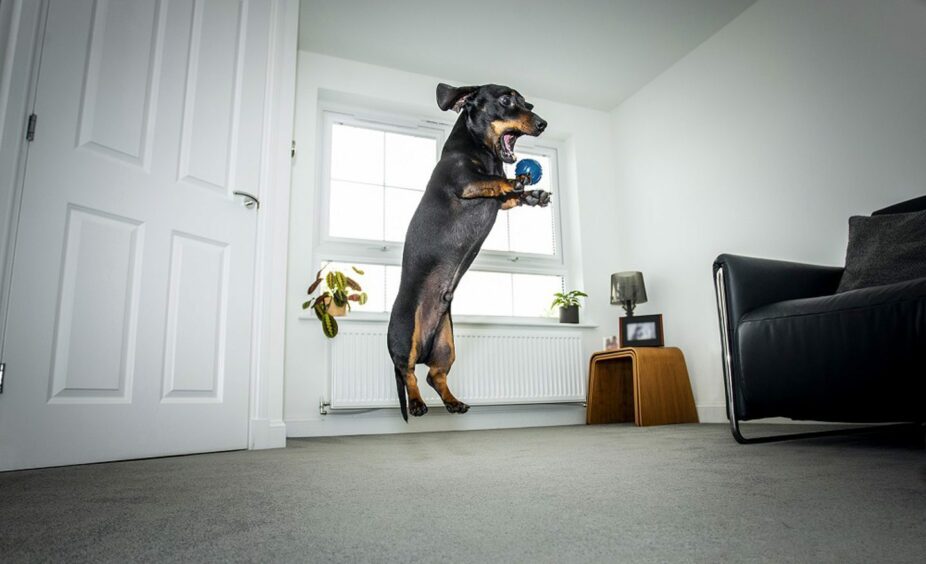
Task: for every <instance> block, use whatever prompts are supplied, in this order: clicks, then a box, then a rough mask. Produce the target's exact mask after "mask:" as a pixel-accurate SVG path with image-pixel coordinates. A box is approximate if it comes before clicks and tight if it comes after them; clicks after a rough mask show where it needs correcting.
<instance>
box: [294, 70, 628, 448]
mask: <svg viewBox="0 0 926 564" xmlns="http://www.w3.org/2000/svg"><path fill="white" fill-rule="evenodd" d="M441 81H444V82H448V83H451V84H459V81H455V80H453V78H452V77H449V78H448V77H443V78H438V77H432V76H424V75H419V74H412V73H407V72H402V71H397V70H394V69H389V68H384V67H379V66H373V65H368V64H363V63H358V62H355V61H350V60H345V59H337V58H333V57H329V56H324V55H319V54H316V53H310V52H300V53H299V70H298V77H297V87H296V125H295V139H296V143H297V156H296V160H295V162H294V168H293V183H292V201H291V217H290V222H291V225H290V255H289V278H288V296H289V299H288V309H287V330H286V369H285V370H286V386H285V420H286V425H287V433H288V434H289V435H290V436H302V435H311V434H347V433H370V432H402V431H421V430H436V429H456V428H472V427H473V426H479V427H494V426H517V425H533V424H542V423H544V422H547V423H550V422H557V421H558V422H574V423H578V422H582V421H584V410H582V409H580V408H575V407H572V408H556V407H542V408H517V409H515V408H478V409H473V410H471V411H470V412H469V413H468V414H466V415H465V416H462V417H460V416H449V415H444V416H441V413H440V412H443V410H432V411H431V412H430V413H429V414H428V415H426V416H425V417H423V418H421V419H414V420H413V421H412V422H411V423H410V424H408V425H405V424H404V423H401V418H400V417H399V415H398V412H397V411H395V410H385V411H383V412H381V413H374V414H358V415H355V416H354V415H343V414H338V415H328V416H320V415H319V411H318V402H319V399H320V398H321V397H323V396H325V395H326V389H327V370H328V367H327V354H326V342H325V341H326V340H325V338H324V337H323V336H322V333H321V329H320V328H319V326H318V323H317V322H316V321H314V320H300V319H299V316H300V314H301V313H302V310H301V304H302V302H303V301H304V299H305V288H306V286H307V285H308V282H309V281H310V280H311V279H312V277H313V276H314V273H315V269H316V268H317V266H315V263H314V262H313V261H314V259H315V258H316V257H313V249H314V244H315V241H314V239H315V236H316V233H315V228H316V225H315V218H316V214H317V213H318V210H317V186H316V185H317V177H318V173H317V165H318V155H317V152H318V140H319V132H318V130H317V126H318V102H319V94H320V91H325V92H326V93H330V92H335V93H337V94H336V95H335V96H337V97H339V98H341V99H352V100H353V101H355V102H356V101H358V100H359V101H362V102H363V103H368V104H370V105H373V106H376V107H378V108H379V109H384V110H389V109H392V110H395V111H400V112H405V113H408V114H411V115H418V116H422V117H429V116H430V117H432V118H436V119H443V120H448V119H450V120H452V119H453V117H455V116H451V115H448V114H445V113H442V112H440V110H438V109H437V106H436V102H435V94H434V91H435V87H436V85H437V83H438V82H441ZM511 86H513V87H517V85H514V84H513V85H511ZM524 94H525V96H526V97H527V98H528V100H530V101H531V102H533V103H534V104H535V106H536V110H535V111H536V112H537V113H538V114H539V115H541V116H542V117H544V118H545V119H546V120H547V121H549V123H550V126H549V128H548V129H547V131H546V132H545V133H544V139H551V138H552V139H558V140H560V141H561V142H562V143H563V147H564V150H563V154H561V155H560V189H559V193H558V194H556V195H554V197H559V198H563V199H564V200H565V201H564V204H565V205H566V210H567V213H570V214H571V215H572V216H573V217H572V221H571V223H572V226H573V227H574V228H576V230H577V232H574V233H568V234H567V236H566V237H565V239H566V241H565V243H566V251H567V257H569V258H570V259H571V261H572V262H573V265H572V266H573V268H574V270H575V272H576V275H577V276H576V277H575V279H574V281H573V282H574V285H575V286H577V287H581V288H584V289H585V290H586V291H587V292H588V293H589V294H590V296H591V297H590V299H589V301H588V303H587V306H586V308H584V309H583V312H582V316H583V321H585V322H592V323H599V324H600V327H599V328H597V329H589V330H584V334H585V352H586V353H587V354H591V353H592V352H593V351H595V350H598V349H599V348H600V346H601V339H602V337H603V336H604V335H605V334H614V333H615V332H616V327H615V326H616V318H617V311H616V309H615V308H613V307H612V306H611V305H610V304H609V286H608V284H609V275H610V273H611V272H613V271H614V270H615V268H616V266H617V265H618V261H617V259H616V253H615V252H614V248H615V234H616V228H615V223H614V219H615V218H614V210H615V209H617V208H616V201H615V193H614V191H613V189H612V186H613V181H612V176H611V175H612V173H613V168H612V166H611V163H610V160H611V158H612V154H611V149H610V124H609V116H608V114H607V113H605V112H599V111H595V110H587V109H583V108H578V107H574V106H568V105H564V104H558V103H554V102H550V101H546V100H541V99H537V98H534V97H532V96H531V95H530V92H524ZM326 95H329V96H330V94H326ZM384 346H385V344H384ZM450 383H451V388H452V383H453V373H452V372H451V375H450ZM461 399H464V400H465V398H461Z"/></svg>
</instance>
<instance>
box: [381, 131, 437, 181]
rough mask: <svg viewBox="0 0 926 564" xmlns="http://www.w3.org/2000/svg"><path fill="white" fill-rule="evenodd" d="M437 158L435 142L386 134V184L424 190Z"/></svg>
mask: <svg viewBox="0 0 926 564" xmlns="http://www.w3.org/2000/svg"><path fill="white" fill-rule="evenodd" d="M436 156H437V141H435V140H434V139H428V138H426V137H415V136H412V135H401V134H399V133H387V134H386V184H387V185H388V186H397V187H400V188H411V189H414V190H424V189H425V186H427V184H428V179H429V178H431V171H433V170H434V164H435V162H436Z"/></svg>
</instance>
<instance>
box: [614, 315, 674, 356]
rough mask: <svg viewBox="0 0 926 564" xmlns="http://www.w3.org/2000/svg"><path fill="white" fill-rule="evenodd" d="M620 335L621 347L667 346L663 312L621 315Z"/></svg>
mask: <svg viewBox="0 0 926 564" xmlns="http://www.w3.org/2000/svg"><path fill="white" fill-rule="evenodd" d="M620 337H621V348H625V347H662V346H665V337H664V335H663V332H662V314H661V313H659V314H655V315H634V316H632V317H621V318H620Z"/></svg>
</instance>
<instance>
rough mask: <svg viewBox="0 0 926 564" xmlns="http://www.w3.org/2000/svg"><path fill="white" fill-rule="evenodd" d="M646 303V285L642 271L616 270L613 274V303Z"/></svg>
mask: <svg viewBox="0 0 926 564" xmlns="http://www.w3.org/2000/svg"><path fill="white" fill-rule="evenodd" d="M627 302H630V303H631V304H633V305H636V304H643V303H646V286H644V285H643V273H642V272H635V271H630V272H615V273H614V274H612V275H611V303H612V304H614V305H624V304H626V303H627Z"/></svg>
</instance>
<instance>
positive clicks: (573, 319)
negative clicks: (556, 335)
mask: <svg viewBox="0 0 926 564" xmlns="http://www.w3.org/2000/svg"><path fill="white" fill-rule="evenodd" d="M559 322H560V323H578V322H579V306H577V305H574V306H569V307H561V308H559Z"/></svg>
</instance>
